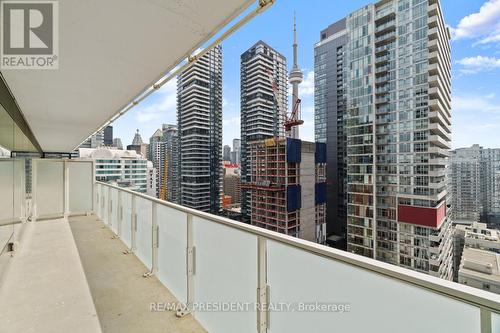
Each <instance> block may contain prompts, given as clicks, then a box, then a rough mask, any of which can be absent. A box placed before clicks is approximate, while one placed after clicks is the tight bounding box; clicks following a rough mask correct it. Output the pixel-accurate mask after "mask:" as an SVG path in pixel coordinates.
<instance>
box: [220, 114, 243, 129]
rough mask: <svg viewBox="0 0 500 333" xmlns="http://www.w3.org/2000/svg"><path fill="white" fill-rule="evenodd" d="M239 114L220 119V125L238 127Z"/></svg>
mask: <svg viewBox="0 0 500 333" xmlns="http://www.w3.org/2000/svg"><path fill="white" fill-rule="evenodd" d="M240 118H241V117H240V116H235V117H231V118H224V119H223V120H222V125H223V126H224V127H239V126H240V121H241V120H240Z"/></svg>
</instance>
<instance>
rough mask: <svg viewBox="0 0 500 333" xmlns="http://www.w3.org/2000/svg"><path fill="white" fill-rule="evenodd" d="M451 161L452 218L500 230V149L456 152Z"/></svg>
mask: <svg viewBox="0 0 500 333" xmlns="http://www.w3.org/2000/svg"><path fill="white" fill-rule="evenodd" d="M451 161H452V177H451V178H452V190H453V207H454V209H453V216H454V218H455V219H456V220H470V221H481V222H484V223H488V224H491V225H492V226H495V225H496V227H498V226H500V149H498V148H496V149H491V148H486V149H485V148H483V147H481V146H479V145H472V146H471V147H469V148H459V149H455V150H454V151H453V152H452V158H451Z"/></svg>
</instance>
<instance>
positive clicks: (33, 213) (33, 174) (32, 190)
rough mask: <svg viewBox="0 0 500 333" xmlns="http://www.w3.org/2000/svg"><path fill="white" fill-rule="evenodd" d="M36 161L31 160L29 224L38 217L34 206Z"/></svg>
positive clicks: (35, 205)
mask: <svg viewBox="0 0 500 333" xmlns="http://www.w3.org/2000/svg"><path fill="white" fill-rule="evenodd" d="M37 164H38V163H37V160H36V159H32V160H31V222H36V219H37V217H38V211H37V204H36V187H37V186H36V183H37V176H36V173H37Z"/></svg>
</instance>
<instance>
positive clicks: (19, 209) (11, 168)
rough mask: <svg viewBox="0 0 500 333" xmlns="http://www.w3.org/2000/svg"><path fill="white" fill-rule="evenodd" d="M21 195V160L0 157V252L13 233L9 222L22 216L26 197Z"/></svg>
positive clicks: (22, 184)
mask: <svg viewBox="0 0 500 333" xmlns="http://www.w3.org/2000/svg"><path fill="white" fill-rule="evenodd" d="M23 195H24V196H25V194H24V163H23V161H21V160H12V159H0V254H1V253H2V252H3V251H4V250H5V246H6V245H7V243H8V242H9V240H10V239H11V237H12V236H13V234H14V227H13V225H12V224H10V223H11V222H15V221H20V220H21V219H22V218H23V217H24V207H25V202H26V199H25V197H24V199H23ZM7 223H9V224H8V225H7Z"/></svg>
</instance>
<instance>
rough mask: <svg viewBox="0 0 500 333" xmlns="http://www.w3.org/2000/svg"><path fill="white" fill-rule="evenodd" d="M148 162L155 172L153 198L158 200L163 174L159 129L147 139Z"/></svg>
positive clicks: (163, 150) (163, 163)
mask: <svg viewBox="0 0 500 333" xmlns="http://www.w3.org/2000/svg"><path fill="white" fill-rule="evenodd" d="M149 160H150V161H151V162H153V166H154V167H155V169H156V170H157V173H156V182H155V184H156V188H155V197H157V198H159V197H160V188H161V186H162V184H163V178H164V174H165V169H164V166H165V143H164V142H163V133H162V131H161V129H157V130H156V131H155V132H154V133H153V135H152V136H151V137H150V138H149Z"/></svg>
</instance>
